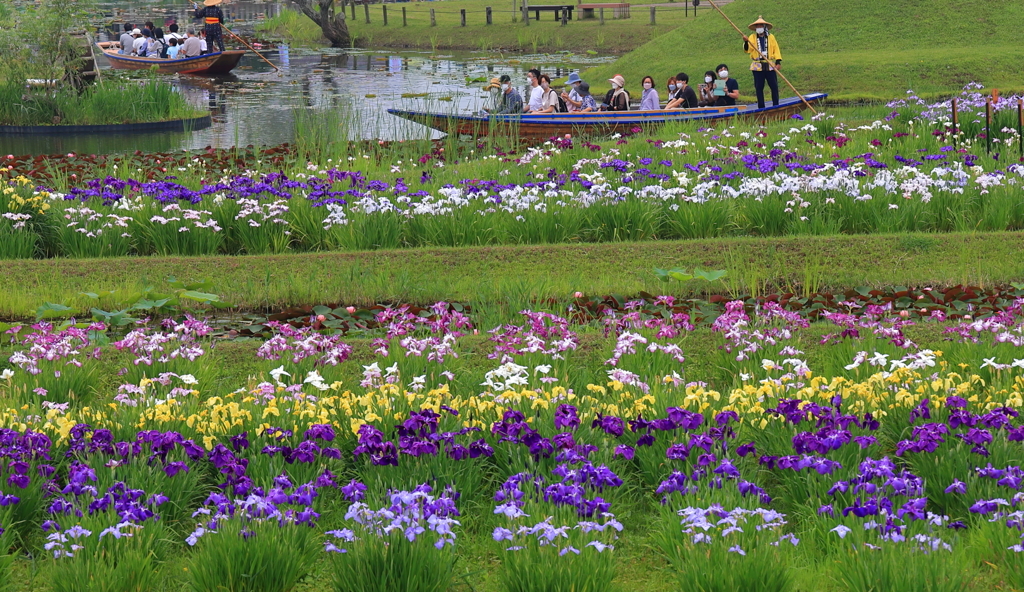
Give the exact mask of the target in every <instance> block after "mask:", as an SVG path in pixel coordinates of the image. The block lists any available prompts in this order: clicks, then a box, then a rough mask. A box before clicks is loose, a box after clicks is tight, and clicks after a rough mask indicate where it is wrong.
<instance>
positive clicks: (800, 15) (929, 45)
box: [585, 0, 1024, 100]
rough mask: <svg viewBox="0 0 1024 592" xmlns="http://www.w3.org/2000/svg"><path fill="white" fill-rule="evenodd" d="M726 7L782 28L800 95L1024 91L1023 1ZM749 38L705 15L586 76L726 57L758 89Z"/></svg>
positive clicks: (629, 76) (700, 64) (745, 3)
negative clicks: (976, 85)
mask: <svg viewBox="0 0 1024 592" xmlns="http://www.w3.org/2000/svg"><path fill="white" fill-rule="evenodd" d="M723 11H724V12H725V13H726V14H727V15H728V16H729V18H731V19H732V20H733V21H734V22H735V23H736V24H737V25H738V26H739V27H740V28H742V29H743V30H744V31H746V26H747V25H748V24H749V23H751V22H753V21H754V20H755V19H757V17H758V15H764V18H765V19H766V20H768V21H770V22H771V23H772V24H773V25H774V26H775V29H774V33H775V34H776V36H777V38H778V40H779V45H780V47H781V50H782V55H783V58H784V59H783V68H784V69H783V73H784V74H785V75H786V76H787V77H788V78H789V79H790V80H791V81H792V82H793V84H794V85H796V87H797V88H798V89H800V90H801V91H802V92H809V91H825V92H828V93H829V94H830V95H831V98H832V99H839V100H888V99H891V98H893V97H898V96H900V95H902V94H903V93H905V92H906V90H907V89H913V90H915V91H917V92H918V93H919V94H921V95H941V94H951V93H953V92H955V91H957V90H959V89H960V88H961V87H963V86H964V85H965V84H967V83H968V82H971V81H976V82H981V83H983V84H985V85H986V86H988V87H996V88H1000V89H1002V90H1004V91H1008V90H1011V89H1020V88H1021V82H1020V76H1019V72H1020V61H1021V58H1022V56H1024V51H1022V50H1021V47H1020V44H1019V43H1018V40H1017V31H1016V28H1017V27H1016V23H1018V22H1020V21H1021V19H1022V18H1024V7H1022V6H1021V5H1020V4H1018V3H1013V2H1008V1H1005V0H1001V1H995V2H986V3H980V4H964V3H960V2H954V1H952V0H927V1H925V0H910V1H907V2H894V3H878V2H871V1H869V0H852V1H845V0H843V1H840V0H779V1H778V2H773V3H772V4H771V6H762V5H760V4H757V3H754V2H751V1H749V0H739V1H738V2H734V3H732V4H730V5H728V6H726V7H723ZM742 45H743V42H742V39H740V37H739V35H738V34H737V33H736V32H735V30H733V29H732V28H731V27H730V26H729V24H728V23H727V22H725V19H723V18H721V17H716V18H701V19H699V20H698V21H693V22H688V23H684V24H682V25H680V27H679V28H678V29H677V30H675V31H672V32H671V33H669V34H666V35H662V36H661V37H659V38H657V39H655V40H653V41H651V42H650V43H648V44H646V45H644V46H643V47H640V48H638V49H637V50H635V51H633V52H632V53H630V54H628V55H626V56H623V57H622V58H621V59H619V60H618V61H616V62H615V63H614V64H609V65H601V66H597V67H595V68H593V69H591V70H589V71H587V72H586V76H585V78H589V79H591V80H595V81H603V80H604V79H607V78H610V77H611V76H612V75H613V74H616V73H622V74H623V75H624V76H625V77H626V81H627V85H628V86H627V87H628V88H630V89H633V88H638V86H639V85H638V83H639V81H640V78H641V76H645V75H651V76H655V77H656V78H657V79H664V78H667V77H668V76H671V75H674V74H675V73H677V72H679V71H680V70H684V71H686V72H687V73H689V74H690V77H691V80H698V79H699V77H700V76H701V75H702V74H703V73H704V71H705V70H710V69H713V68H714V67H715V66H716V65H718V64H719V63H721V62H725V63H727V64H729V65H730V66H731V68H730V72H731V73H732V75H733V76H734V77H735V78H736V79H737V80H738V81H739V83H740V89H741V92H742V93H743V94H744V95H751V94H752V93H753V77H752V75H751V73H750V72H749V71H748V64H749V62H750V58H749V57H748V56H747V55H746V54H745V53H743V52H742V49H743V47H742ZM684 49H685V51H683V50H684ZM598 86H599V87H603V84H599V85H598ZM779 86H780V87H781V89H784V90H785V92H783V93H782V94H783V95H784V96H785V95H791V94H792V91H790V90H789V89H788V88H786V87H785V83H784V82H783V81H782V80H780V81H779Z"/></svg>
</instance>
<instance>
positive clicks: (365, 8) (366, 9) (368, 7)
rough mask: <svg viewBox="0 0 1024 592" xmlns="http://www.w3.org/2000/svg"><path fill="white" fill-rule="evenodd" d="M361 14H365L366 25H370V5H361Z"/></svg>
mask: <svg viewBox="0 0 1024 592" xmlns="http://www.w3.org/2000/svg"><path fill="white" fill-rule="evenodd" d="M363 12H365V13H366V24H370V3H369V2H367V3H366V4H363Z"/></svg>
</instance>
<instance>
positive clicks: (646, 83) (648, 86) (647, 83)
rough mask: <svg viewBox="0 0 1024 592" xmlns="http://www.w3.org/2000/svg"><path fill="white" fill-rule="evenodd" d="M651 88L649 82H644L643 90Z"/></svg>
mask: <svg viewBox="0 0 1024 592" xmlns="http://www.w3.org/2000/svg"><path fill="white" fill-rule="evenodd" d="M651 86H653V85H652V84H651V83H650V82H645V83H644V88H651Z"/></svg>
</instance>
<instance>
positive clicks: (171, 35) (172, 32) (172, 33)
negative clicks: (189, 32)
mask: <svg viewBox="0 0 1024 592" xmlns="http://www.w3.org/2000/svg"><path fill="white" fill-rule="evenodd" d="M167 31H168V33H167V34H166V35H164V43H166V44H167V46H168V47H170V45H171V39H177V40H178V42H179V43H178V45H181V42H182V41H184V40H185V36H184V35H182V34H180V33H178V24H177V23H171V24H170V25H168V26H167Z"/></svg>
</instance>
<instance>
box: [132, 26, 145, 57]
mask: <svg viewBox="0 0 1024 592" xmlns="http://www.w3.org/2000/svg"><path fill="white" fill-rule="evenodd" d="M132 37H135V42H134V43H133V44H132V53H134V54H135V55H137V56H144V55H146V36H145V35H143V34H142V31H140V30H139V29H132Z"/></svg>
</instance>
